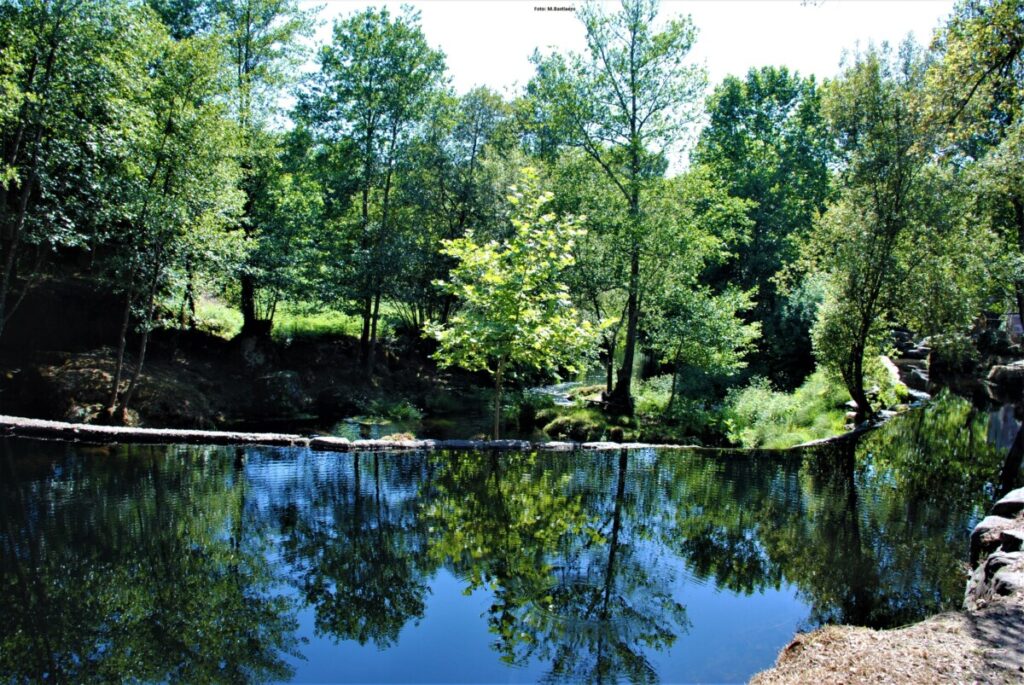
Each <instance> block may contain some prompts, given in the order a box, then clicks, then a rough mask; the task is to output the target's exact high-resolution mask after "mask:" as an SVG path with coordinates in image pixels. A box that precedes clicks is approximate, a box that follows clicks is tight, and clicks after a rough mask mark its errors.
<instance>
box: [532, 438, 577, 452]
mask: <svg viewBox="0 0 1024 685" xmlns="http://www.w3.org/2000/svg"><path fill="white" fill-rule="evenodd" d="M537 447H538V448H539V449H542V450H545V451H548V452H571V451H572V450H575V449H578V448H579V443H577V442H558V441H555V440H553V441H551V442H542V443H540V444H539V445H537Z"/></svg>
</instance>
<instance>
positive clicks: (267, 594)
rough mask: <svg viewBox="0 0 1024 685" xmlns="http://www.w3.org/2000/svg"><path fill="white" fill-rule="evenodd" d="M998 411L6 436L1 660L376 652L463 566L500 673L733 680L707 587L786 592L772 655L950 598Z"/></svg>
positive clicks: (98, 669) (55, 670) (158, 661)
mask: <svg viewBox="0 0 1024 685" xmlns="http://www.w3.org/2000/svg"><path fill="white" fill-rule="evenodd" d="M1001 420H1002V421H1003V423H1002V424H1001V425H1002V426H1004V427H1005V425H1006V424H1007V417H1006V416H1002V417H1001ZM1004 432H1005V431H1002V430H999V429H993V428H992V423H991V421H990V417H989V413H987V412H985V411H981V410H977V409H974V408H973V407H971V405H970V404H969V403H967V402H965V401H963V400H960V399H958V398H956V397H953V396H940V397H939V398H937V400H936V401H935V402H934V403H933V404H932V405H930V406H929V407H928V408H926V409H924V410H922V411H917V412H915V413H913V414H910V415H908V416H906V417H903V418H901V419H899V420H895V421H893V422H891V423H890V424H889V425H888V426H887V427H886V428H885V429H883V430H881V431H878V432H875V433H873V434H870V435H869V436H867V437H866V438H865V439H863V440H861V441H860V443H859V444H857V445H850V446H849V447H847V448H840V449H830V450H814V451H807V452H804V453H789V454H771V453H761V454H751V453H736V454H711V453H697V452H683V453H680V452H665V453H656V452H653V451H647V452H643V451H641V452H629V453H626V452H621V453H601V454H525V453H523V454H500V455H499V454H497V453H458V454H448V453H429V454H402V455H384V454H350V455H337V454H322V453H311V452H308V451H305V450H294V449H254V450H248V451H246V452H236V451H235V450H233V449H223V448H194V447H188V448H184V447H181V448H139V447H135V448H118V449H111V450H95V449H92V450H90V449H85V448H81V447H72V446H64V445H59V444H56V443H39V442H18V441H7V442H5V443H4V446H3V457H2V458H3V464H2V469H0V471H2V478H0V483H2V484H0V543H2V544H0V550H2V558H0V587H2V591H0V615H2V616H3V617H4V621H3V622H2V623H0V679H2V680H5V681H15V682H17V681H47V680H49V681H53V680H58V681H61V680H73V681H79V682H97V681H107V680H137V681H142V682H151V681H168V682H225V681H230V682H260V681H273V680H287V679H289V678H291V677H293V675H295V673H296V671H295V670H294V669H296V668H299V669H301V668H302V667H303V662H302V656H301V655H302V654H303V653H306V654H312V655H314V658H323V657H322V655H323V654H325V653H329V650H328V651H326V652H325V651H324V650H322V649H316V650H312V649H310V648H309V645H312V644H313V643H317V644H319V642H324V643H325V644H330V643H337V644H339V648H340V644H341V643H344V644H359V645H366V646H367V649H364V650H363V651H362V652H359V654H360V655H362V656H361V657H360V658H364V659H366V660H370V659H374V658H377V657H378V656H379V655H381V654H384V655H386V654H387V650H391V649H396V648H397V647H398V646H399V645H403V641H407V640H413V641H415V638H414V637H410V636H415V635H416V634H417V631H419V630H438V629H439V628H438V627H436V626H435V627H433V628H431V627H429V626H430V625H433V624H431V621H429V620H428V619H429V618H430V611H431V610H432V609H431V608H430V607H432V606H434V605H432V604H431V599H430V598H431V594H432V592H435V591H440V590H439V589H438V588H440V587H441V586H440V585H438V583H439V582H440V580H439V579H440V578H442V576H443V575H444V574H449V573H450V574H452V575H454V576H455V577H457V578H458V579H459V583H460V584H461V587H462V589H463V590H464V591H465V593H466V594H467V595H470V599H471V598H473V597H478V596H484V597H486V598H487V599H486V601H485V603H484V604H483V605H482V606H483V609H482V614H481V615H480V617H479V619H477V620H478V621H479V623H477V624H476V625H477V626H486V630H487V631H488V632H489V635H490V639H489V646H487V647H483V649H484V650H485V651H489V652H490V657H489V658H490V659H492V660H494V661H495V662H497V661H498V660H500V661H502V662H504V663H506V664H508V665H509V666H510V667H511V668H510V670H509V671H508V672H507V673H508V677H509V679H517V678H522V679H524V680H545V681H586V682H598V681H601V682H619V681H628V682H645V683H646V682H655V681H657V680H659V679H661V678H664V679H668V680H673V681H679V680H683V681H685V680H689V679H692V678H696V677H698V675H697V674H699V677H700V679H705V680H724V679H729V678H734V677H745V676H744V674H745V675H749V674H751V673H752V672H754V671H756V670H759V669H761V668H764V667H765V666H767V665H769V662H770V658H768V659H767V660H765V658H764V657H759V658H760V659H761V660H760V661H751V658H752V657H750V656H749V655H748V654H747V653H748V652H750V651H751V650H749V649H748V648H747V647H748V645H745V644H744V643H743V641H742V640H721V639H719V640H712V639H709V638H708V637H707V636H708V631H706V630H703V628H704V626H703V624H702V623H701V622H700V621H698V619H697V617H696V615H695V614H693V612H692V611H691V610H690V608H691V607H690V605H691V604H692V603H693V602H694V601H697V600H698V599H699V602H698V603H707V602H712V603H713V602H719V603H721V605H722V607H725V605H726V604H727V603H737V602H738V603H742V606H743V607H748V609H747V610H746V611H747V613H749V615H751V616H755V615H762V614H764V613H765V611H766V610H765V609H763V608H759V607H767V606H769V605H771V602H776V603H779V602H784V603H787V605H788V606H792V607H793V608H794V609H795V610H796V611H794V612H791V613H793V614H794V615H799V616H801V618H800V619H799V620H798V621H797V622H796V623H784V624H780V625H775V624H770V625H765V626H761V627H760V629H761V630H762V634H765V635H768V636H770V641H771V644H770V645H768V648H767V649H766V650H762V652H765V653H769V654H774V652H775V651H776V650H777V649H778V648H779V647H781V646H782V645H783V644H785V642H786V641H788V640H789V639H790V638H791V636H792V633H793V631H794V630H795V629H797V628H809V627H813V626H815V625H818V624H821V623H827V622H843V623H856V624H860V625H871V626H891V625H898V624H903V623H907V622H910V621H913V620H917V619H919V618H922V617H924V616H926V615H928V614H930V613H934V612H936V611H940V610H944V609H947V608H951V607H954V606H956V605H958V604H959V602H960V599H961V597H962V592H963V574H962V565H963V562H964V560H965V557H966V536H967V531H968V530H969V528H970V525H971V524H972V523H973V522H974V520H975V519H976V518H977V517H978V516H979V515H980V514H981V513H982V512H983V511H984V510H985V508H986V507H987V506H988V505H989V503H990V502H991V501H992V499H993V497H994V496H995V495H996V494H997V492H998V491H999V490H1000V489H1001V488H1003V487H1004V486H1005V484H1006V482H1009V481H1013V482H1016V481H1017V480H1018V479H1019V467H1020V462H1019V452H1018V453H1017V455H1016V456H1014V455H1013V451H1012V450H1010V451H1009V452H1008V451H1007V449H1006V447H1005V444H1006V442H1007V441H1008V440H1009V438H1007V439H1002V438H1001V439H1000V440H999V441H992V440H990V436H991V435H1002V434H1003V433H1004ZM1004 437H1005V436H1004ZM1015 440H1016V442H1017V443H1019V442H1020V438H1019V437H1015ZM1010 444H1015V443H1013V442H1011V443H1010ZM1014 459H1016V460H1017V461H1016V462H1015V461H1014ZM1014 463H1015V464H1016V469H1014ZM1008 474H1009V475H1008ZM1001 479H1002V480H1001ZM442 572H443V573H442ZM707 591H710V593H711V594H710V595H709V594H708V592H707ZM716 598H717V599H716ZM451 601H455V600H451ZM467 601H470V600H469V599H467ZM701 606H703V604H702V605H701ZM712 606H714V604H712ZM729 606H733V604H729ZM772 606H774V605H772ZM433 610H435V611H436V609H433ZM722 611H723V612H724V611H725V609H724V608H723V610H722ZM306 616H309V617H311V618H310V624H311V625H310V628H309V630H308V631H307V630H306V629H305V628H302V627H301V626H302V625H304V624H303V621H304V620H305V618H304V617H306ZM452 620H454V619H452ZM703 620H705V621H706V620H707V618H706V617H705V618H704V619H703ZM421 623H422V625H421ZM443 630H445V631H448V632H447V633H446V637H447V639H450V640H453V641H456V642H458V641H460V640H461V639H462V637H461V636H462V635H470V634H473V633H474V632H475V631H476V630H477V628H476V626H474V625H470V624H467V623H458V624H455V623H453V622H452V621H450V620H449V621H446V622H443ZM306 641H309V645H306V644H305V643H306ZM465 649H466V650H470V649H474V648H473V647H471V646H470V642H469V641H468V640H467V641H466V647H465ZM379 650H385V651H384V652H381V651H379ZM759 653H761V652H759ZM470 656H471V655H469V654H467V659H470ZM480 658H486V655H483V656H482V657H481V655H480V654H474V655H472V659H471V660H476V662H479V659H480ZM722 663H726V664H729V665H730V666H731V667H732V668H733V670H730V671H725V670H718V671H715V670H714V668H717V667H716V666H714V665H715V664H722ZM452 669H453V671H452V672H451V673H422V674H419V675H420V677H421V678H422V679H433V680H437V679H451V678H453V677H455V676H456V675H458V674H459V673H460V669H461V665H460V664H457V663H455V664H453V665H452ZM412 672H413V673H414V674H415V673H416V672H415V671H412ZM737 673H739V676H737ZM463 675H465V674H463ZM337 677H339V678H344V672H341V673H339V674H338V676H337Z"/></svg>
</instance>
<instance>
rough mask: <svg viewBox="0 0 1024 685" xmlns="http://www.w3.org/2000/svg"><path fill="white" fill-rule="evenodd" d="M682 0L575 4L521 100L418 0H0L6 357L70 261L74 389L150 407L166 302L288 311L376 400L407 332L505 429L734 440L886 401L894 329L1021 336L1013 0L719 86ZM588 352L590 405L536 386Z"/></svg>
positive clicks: (184, 310) (407, 351) (1020, 61)
mask: <svg viewBox="0 0 1024 685" xmlns="http://www.w3.org/2000/svg"><path fill="white" fill-rule="evenodd" d="M671 9H672V7H671V6H667V7H659V5H658V3H657V2H656V1H655V0H624V1H623V2H622V3H621V5H614V6H613V5H610V4H601V3H593V4H584V5H580V6H579V7H578V9H577V11H576V16H577V17H578V19H579V20H580V21H581V22H582V23H583V26H584V27H585V31H586V50H585V51H583V52H581V53H579V54H576V53H560V52H557V51H554V50H547V51H542V50H538V51H537V52H535V53H534V56H533V58H532V62H533V66H534V75H533V77H532V78H531V79H530V81H529V83H528V84H526V85H525V87H524V88H523V89H522V90H521V92H519V93H518V94H517V95H515V96H514V97H510V96H508V95H502V94H499V93H497V92H494V91H493V90H490V89H488V88H484V87H479V88H476V89H473V90H470V91H469V92H465V93H457V92H455V91H454V90H453V88H452V87H451V86H450V84H449V75H448V72H447V67H446V63H445V55H444V53H443V51H442V48H443V46H433V45H431V44H430V43H429V42H428V40H427V39H426V37H425V35H424V33H423V31H422V29H421V26H420V23H419V18H418V15H417V13H416V11H415V10H414V9H413V8H410V7H406V8H403V9H402V10H400V11H392V10H389V9H387V8H371V9H366V10H362V11H355V12H351V13H349V14H348V15H347V16H343V17H342V18H340V19H338V20H337V21H336V22H335V23H334V24H333V27H332V32H331V37H330V40H329V42H327V43H326V44H323V45H317V46H313V44H312V36H313V32H314V28H315V26H316V23H317V18H316V14H315V12H314V11H313V10H304V9H302V8H300V7H299V3H297V2H296V1H295V0H148V1H143V0H0V93H2V95H0V152H2V157H0V193H2V198H0V264H2V272H0V347H3V349H4V354H5V355H8V357H7V358H8V361H5V363H4V365H5V366H7V367H8V369H13V368H14V366H15V363H14V362H12V361H10V359H14V358H15V356H12V355H14V352H12V350H18V349H21V354H23V355H24V354H27V353H26V352H25V350H24V349H23V348H26V347H32V346H35V347H38V346H39V344H40V343H38V342H33V343H31V344H29V343H26V342H25V340H27V339H28V338H27V337H26V335H27V334H24V333H19V332H18V326H19V325H21V327H22V328H26V327H28V328H31V326H32V325H33V324H32V321H33V320H35V321H36V322H38V320H39V319H41V318H46V319H51V320H53V321H54V322H55V325H57V326H58V327H59V326H60V322H61V321H62V320H67V321H70V320H71V318H73V314H74V312H72V311H70V310H73V309H75V307H73V306H70V305H66V309H67V311H64V310H65V307H62V306H57V307H53V306H51V307H50V308H49V309H46V308H45V307H43V306H42V305H41V304H40V302H41V300H40V299H39V297H38V293H39V292H41V291H45V290H46V289H47V288H51V289H53V288H55V287H56V286H55V285H54V284H56V283H65V284H68V283H73V284H74V286H75V288H78V289H79V290H82V291H83V292H85V295H84V296H82V297H84V298H85V300H84V301H87V302H92V303H93V305H95V307H96V308H97V309H99V308H101V307H102V309H103V311H104V321H107V322H110V324H109V325H108V326H106V328H104V330H103V332H102V336H100V337H101V339H100V340H99V342H98V343H97V344H96V345H95V347H96V348H102V350H103V353H102V355H100V356H101V357H102V360H101V361H96V362H95V365H96V369H97V370H99V371H102V373H98V374H94V376H93V377H92V378H93V383H94V385H95V387H94V388H93V391H94V394H96V397H98V398H100V399H98V400H96V401H94V402H93V405H94V406H93V409H92V410H91V413H89V414H88V415H83V417H84V420H93V421H105V422H113V423H126V422H128V423H131V422H133V421H138V416H137V415H133V414H132V407H133V406H134V404H135V403H136V402H137V401H138V399H139V397H140V395H141V394H142V393H144V392H145V390H144V387H145V386H146V384H147V382H148V381H147V375H146V369H147V366H146V364H147V357H153V356H154V355H156V354H158V349H161V350H162V349H164V348H163V347H160V345H161V344H164V343H165V342H166V340H168V339H170V336H171V334H174V335H178V334H181V335H180V336H179V337H175V338H174V340H176V341H179V342H180V341H181V340H197V339H198V338H197V337H196V336H200V335H203V334H204V333H205V334H206V335H207V337H211V336H212V337H216V336H218V335H219V336H221V337H222V338H231V339H232V340H233V341H235V342H236V343H237V349H243V350H244V349H250V350H251V349H253V346H254V345H255V346H257V347H258V346H259V345H265V346H269V347H274V346H276V348H275V349H277V352H275V353H274V354H277V355H278V358H280V356H281V355H285V354H287V352H286V350H285V348H287V346H288V345H289V344H295V339H296V338H297V337H301V335H302V333H303V332H302V331H301V330H291V331H290V332H289V329H288V328H287V327H286V320H287V321H291V322H294V321H303V322H306V323H307V324H308V325H311V326H314V325H315V326H320V328H318V329H317V332H318V334H319V335H320V338H318V339H319V340H321V341H323V340H331V339H334V340H336V341H338V344H339V345H342V347H340V348H339V349H342V350H343V351H344V354H343V355H342V356H343V360H344V361H343V362H337V363H339V364H340V363H344V364H346V365H347V366H346V368H349V367H350V368H351V373H350V374H349V375H348V376H346V379H347V381H346V382H347V383H350V384H351V387H355V386H357V385H358V386H359V387H360V388H361V389H360V390H359V392H360V393H362V394H361V395H360V397H364V398H365V397H366V396H368V395H366V393H370V394H371V395H373V393H378V394H377V395H373V397H375V398H378V403H380V400H379V393H380V392H386V391H387V390H388V382H389V381H388V378H390V377H393V376H394V375H396V373H395V369H396V368H397V370H398V371H397V373H399V374H400V373H401V372H402V369H403V368H404V367H402V366H401V363H402V362H396V358H400V359H404V360H408V359H411V358H420V359H422V360H424V363H425V364H427V366H428V368H429V369H430V374H432V377H434V378H437V377H441V376H443V375H444V374H464V375H463V376H459V377H460V378H466V379H469V380H470V382H472V383H476V384H477V385H480V386H482V387H491V388H493V395H492V396H491V399H490V400H489V401H493V406H494V417H493V421H494V424H493V436H494V437H497V436H498V435H499V433H500V432H501V431H502V421H503V420H505V419H507V418H508V417H509V416H513V415H514V416H518V417H519V420H520V423H522V421H523V419H524V416H527V415H529V416H530V417H531V418H532V419H535V420H541V423H547V424H548V426H549V427H551V430H548V431H547V432H548V433H549V434H552V435H555V436H558V437H566V436H568V437H573V438H574V439H579V438H589V439H596V438H598V437H602V436H603V437H610V438H613V439H614V438H618V439H620V440H621V439H623V437H626V438H630V437H632V438H637V437H639V438H645V439H660V440H700V441H704V442H718V443H725V442H732V443H735V444H744V445H746V446H751V447H753V446H760V445H764V444H772V440H773V439H775V438H778V436H774V437H773V435H772V434H771V433H772V431H771V429H769V428H766V427H767V426H770V425H774V424H780V425H781V424H785V425H786V426H788V427H787V428H785V429H782V428H779V429H778V430H779V431H784V432H785V431H789V432H790V433H793V432H794V431H795V432H796V433H798V434H799V435H800V436H802V437H803V438H804V439H806V438H811V437H822V436H824V435H828V434H833V433H836V432H841V431H842V430H843V428H844V424H845V423H846V421H847V420H848V419H847V417H845V412H847V410H848V409H852V414H853V416H852V417H849V419H850V420H852V421H853V422H854V423H859V422H861V421H863V420H865V419H869V418H871V417H872V416H874V415H875V414H876V412H877V411H878V410H880V409H882V408H884V407H887V406H893V405H896V404H898V403H899V402H901V401H904V400H905V395H904V394H903V393H905V392H906V389H905V388H903V387H901V386H900V384H899V383H894V382H893V381H892V379H891V378H889V377H888V375H887V372H886V369H885V368H884V366H883V364H882V361H881V360H880V359H881V355H885V354H889V353H890V352H891V350H892V349H893V345H894V340H895V338H894V331H895V332H896V333H897V334H898V335H897V337H898V336H899V335H902V336H904V337H905V338H909V339H912V340H914V341H922V340H923V341H925V342H926V343H927V347H928V348H929V349H930V355H931V359H930V364H931V366H932V368H933V369H938V368H944V369H948V370H950V371H951V372H964V373H972V372H974V370H975V369H977V368H979V367H980V366H983V365H984V364H985V363H987V360H990V359H991V358H993V356H997V357H1000V358H1003V359H1005V358H1012V357H1014V356H1017V357H1019V356H1020V347H1019V345H1014V344H1013V340H1011V339H1010V337H1009V336H1008V334H1007V330H1006V328H1007V324H1006V322H1007V320H1008V319H1007V316H1008V315H1009V314H1012V313H1014V312H1021V311H1024V137H1022V130H1024V129H1022V121H1021V115H1022V112H1024V2H1021V0H959V2H957V3H956V5H955V7H954V9H953V11H952V13H951V15H950V16H949V17H948V19H947V20H946V21H945V23H944V24H943V25H942V26H941V27H940V28H939V29H938V30H937V31H936V32H935V34H934V35H933V36H931V38H930V42H929V43H928V44H926V45H921V44H917V43H915V42H914V41H912V40H910V39H908V40H907V41H905V42H903V43H902V44H900V45H886V44H882V45H867V46H861V47H859V48H857V47H855V46H849V48H850V51H849V52H848V53H847V56H846V58H845V59H844V62H843V65H842V69H841V71H840V72H839V75H838V76H837V77H835V78H829V79H824V80H821V79H817V78H816V77H815V76H814V75H813V74H800V73H796V72H793V71H790V70H789V69H787V68H785V67H763V68H758V69H752V70H750V71H749V72H748V73H746V74H739V75H733V76H729V77H727V78H725V79H724V81H722V83H721V84H719V85H717V86H716V87H714V88H712V89H709V88H708V84H707V74H706V73H705V71H704V69H703V68H702V67H701V66H699V65H698V64H697V63H696V62H694V61H693V60H692V59H690V56H691V55H690V53H691V50H692V48H693V47H694V45H695V44H696V43H697V41H699V27H697V26H695V25H694V24H693V22H692V21H691V20H690V18H689V17H687V16H674V17H670V16H668V15H669V14H670V10H671ZM687 143H689V144H687ZM684 149H685V150H686V154H685V155H683V154H682V153H681V152H680V151H681V150H684ZM76 301H78V300H76ZM90 311H92V310H90ZM19 322H21V323H20V324H19ZM69 325H70V324H69ZM282 331H284V333H282ZM307 333H308V332H307ZM188 335H191V336H192V337H188ZM331 336H333V338H332V337H331ZM28 337H31V336H28ZM246 340H248V341H250V342H249V343H244V341H246ZM161 341H164V342H161ZM251 341H257V342H251ZM258 341H263V342H258ZM175 344H176V345H178V347H176V348H175V350H176V353H177V354H184V355H186V356H187V354H188V351H187V349H186V347H185V346H184V343H180V344H179V343H175ZM246 344H248V345H249V347H246V346H245V345H246ZM164 346H165V347H166V345H164ZM44 349H51V348H49V347H46V348H44ZM182 349H185V351H184V352H182V351H181V350H182ZM231 349H236V348H231ZM17 359H18V360H19V361H18V364H21V363H22V362H21V361H20V360H22V359H23V357H17ZM89 359H94V360H95V359H99V358H98V357H95V356H94V357H90V358H89ZM331 359H334V358H333V357H332V358H331ZM79 361H81V360H79ZM101 362H102V363H101ZM225 363H226V362H225ZM320 363H321V364H323V365H324V366H328V365H329V364H328V363H326V362H320ZM332 363H334V362H332ZM396 365H397V366H396ZM257 366H259V365H258V364H257ZM270 366H273V365H272V364H271V365H270ZM101 367H102V368H101ZM19 368H20V367H19ZM283 368H287V366H284V367H283ZM389 368H390V369H391V372H389V370H388V369H389ZM418 368H419V367H418ZM264 370H265V369H264ZM588 371H589V373H588ZM246 373H247V374H248V375H250V376H251V375H258V373H263V371H258V372H254V371H251V370H250V371H248V372H246ZM389 373H390V376H389ZM23 375H24V374H23ZM583 375H585V376H586V378H587V381H586V382H587V383H589V384H590V385H587V386H585V387H586V388H587V389H588V390H589V391H590V392H591V393H592V395H590V401H589V402H588V403H587V405H586V406H584V405H582V404H578V405H577V406H576V407H574V408H571V409H562V408H555V407H551V406H547V405H545V404H544V403H543V401H541V400H537V399H536V397H534V396H531V395H530V394H529V393H527V392H525V389H527V388H530V387H532V386H538V385H544V384H545V383H552V382H555V381H557V380H572V379H577V378H582V377H583ZM10 378H11V374H10V373H8V381H10ZM353 379H357V380H353ZM12 387H13V386H12ZM347 387H349V386H346V388H347ZM366 388H369V390H367V389H366ZM382 388H383V390H382ZM346 391H347V390H346V389H345V388H343V389H342V390H340V391H338V392H342V393H344V392H346ZM353 392H355V391H354V390H353ZM400 394H401V393H399V395H400ZM7 395H8V396H10V395H11V393H10V392H8V393H7ZM399 395H393V396H391V397H390V399H391V400H396V399H400V400H403V401H404V398H403V397H399ZM531 397H533V399H531ZM417 403H418V401H417V400H410V401H408V402H404V403H403V404H402V405H401V406H406V407H408V409H409V410H410V411H421V410H422V409H423V407H422V406H421V407H419V409H417V408H416V407H415V406H412V405H415V404H417ZM844 403H849V407H845V406H844ZM6 408H7V407H5V409H6ZM361 409H364V410H365V407H361ZM5 413H12V412H11V411H6V412H5ZM538 417H539V419H538ZM796 424H800V425H799V426H796ZM793 441H794V442H797V441H799V440H797V439H795V438H794V440H793Z"/></svg>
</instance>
